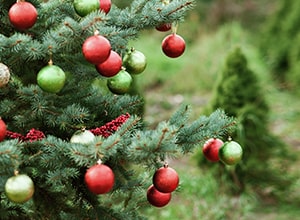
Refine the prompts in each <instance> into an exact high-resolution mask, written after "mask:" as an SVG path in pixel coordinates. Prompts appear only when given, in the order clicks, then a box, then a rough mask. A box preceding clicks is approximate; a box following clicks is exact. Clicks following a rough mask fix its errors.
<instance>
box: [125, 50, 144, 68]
mask: <svg viewBox="0 0 300 220" xmlns="http://www.w3.org/2000/svg"><path fill="white" fill-rule="evenodd" d="M123 65H124V67H125V68H126V71H127V72H128V73H130V74H139V73H141V72H143V71H144V70H145V68H146V66H147V59H146V57H145V55H144V54H143V53H142V52H140V51H138V50H136V49H134V48H132V49H131V50H130V51H128V52H127V53H126V54H125V56H124V59H123Z"/></svg>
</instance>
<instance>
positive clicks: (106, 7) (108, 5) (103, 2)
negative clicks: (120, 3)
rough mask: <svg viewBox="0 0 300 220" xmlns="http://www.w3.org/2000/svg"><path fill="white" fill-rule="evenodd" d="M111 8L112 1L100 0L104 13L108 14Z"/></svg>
mask: <svg viewBox="0 0 300 220" xmlns="http://www.w3.org/2000/svg"><path fill="white" fill-rule="evenodd" d="M110 8H111V0H100V10H102V11H103V12H104V13H106V14H107V13H108V12H109V11H110Z"/></svg>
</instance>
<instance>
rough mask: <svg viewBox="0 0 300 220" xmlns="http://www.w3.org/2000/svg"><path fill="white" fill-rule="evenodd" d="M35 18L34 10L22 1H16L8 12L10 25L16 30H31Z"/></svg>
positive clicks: (29, 4)
mask: <svg viewBox="0 0 300 220" xmlns="http://www.w3.org/2000/svg"><path fill="white" fill-rule="evenodd" d="M37 16H38V13H37V10H36V8H35V7H34V6H33V5H32V4H31V3H30V2H25V1H24V0H23V1H22V0H18V1H17V2H16V3H15V4H13V5H12V6H11V7H10V9H9V11H8V17H9V21H10V23H11V24H12V25H13V26H14V27H15V28H16V29H18V30H26V29H29V28H31V27H32V26H33V25H34V24H35V22H36V20H37Z"/></svg>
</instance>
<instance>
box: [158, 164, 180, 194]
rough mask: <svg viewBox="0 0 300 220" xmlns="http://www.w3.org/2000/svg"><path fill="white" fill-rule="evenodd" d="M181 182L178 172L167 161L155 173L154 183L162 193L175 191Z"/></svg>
mask: <svg viewBox="0 0 300 220" xmlns="http://www.w3.org/2000/svg"><path fill="white" fill-rule="evenodd" d="M178 184H179V176H178V174H177V172H176V171H175V170H174V169H173V168H171V167H169V166H168V164H167V163H166V164H165V165H164V166H163V167H161V168H159V169H158V170H156V171H155V173H154V175H153V185H154V186H155V188H156V189H157V190H158V191H160V192H162V193H171V192H173V191H174V190H175V189H176V188H177V186H178Z"/></svg>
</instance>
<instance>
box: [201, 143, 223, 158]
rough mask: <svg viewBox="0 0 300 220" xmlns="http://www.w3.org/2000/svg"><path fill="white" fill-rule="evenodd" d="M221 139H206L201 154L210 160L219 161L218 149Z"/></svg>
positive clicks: (220, 145)
mask: <svg viewBox="0 0 300 220" xmlns="http://www.w3.org/2000/svg"><path fill="white" fill-rule="evenodd" d="M223 144H224V143H223V141H222V140H221V139H219V138H210V139H208V140H207V141H206V142H205V143H204V145H203V148H202V152H203V155H204V156H205V158H206V159H207V160H209V161H211V162H218V161H219V149H220V148H221V147H222V145H223Z"/></svg>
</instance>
